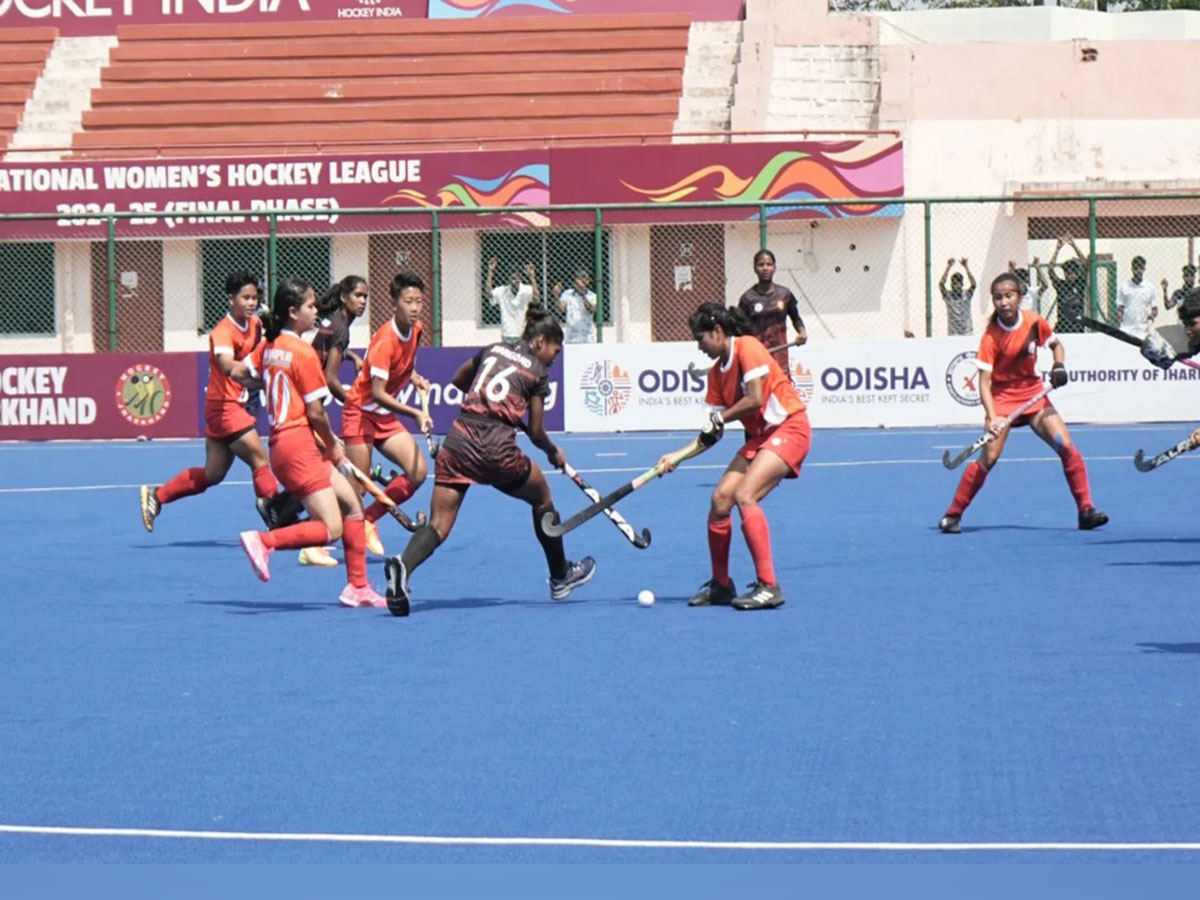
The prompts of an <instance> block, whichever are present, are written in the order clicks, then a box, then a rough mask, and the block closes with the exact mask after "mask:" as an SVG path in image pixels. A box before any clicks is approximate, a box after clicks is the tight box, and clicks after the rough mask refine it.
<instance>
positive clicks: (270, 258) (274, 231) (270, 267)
mask: <svg viewBox="0 0 1200 900" xmlns="http://www.w3.org/2000/svg"><path fill="white" fill-rule="evenodd" d="M267 222H268V228H269V235H268V237H267V306H268V307H270V306H271V304H272V303H274V302H275V280H276V278H277V277H278V274H277V272H276V266H277V265H278V261H279V252H278V247H277V246H276V245H277V243H278V240H279V231H278V229H279V222H278V220H277V218H276V216H275V213H271V215H270V216H268V217H267Z"/></svg>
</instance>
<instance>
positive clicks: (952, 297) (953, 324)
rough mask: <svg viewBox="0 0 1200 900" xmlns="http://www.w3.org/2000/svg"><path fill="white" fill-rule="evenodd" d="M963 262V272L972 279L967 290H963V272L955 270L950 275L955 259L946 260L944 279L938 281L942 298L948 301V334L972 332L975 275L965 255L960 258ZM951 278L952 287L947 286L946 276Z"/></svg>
mask: <svg viewBox="0 0 1200 900" xmlns="http://www.w3.org/2000/svg"><path fill="white" fill-rule="evenodd" d="M959 262H960V263H962V267H963V272H966V273H967V278H968V279H970V284H968V285H967V287H966V290H963V277H962V273H961V272H955V273H954V274H953V275H950V270H951V269H952V268H953V267H954V260H953V259H948V260H946V271H944V272H943V273H942V280H941V281H939V282H938V290H940V291H941V292H942V299H943V300H944V301H946V334H951V335H953V334H970V333H971V298H972V297H974V296H975V276H974V275H972V274H971V267H970V266H969V265H967V258H966V257H965V256H964V257H963V258H962V259H960V260H959ZM947 276H949V278H950V287H949V289H947V288H946V277H947Z"/></svg>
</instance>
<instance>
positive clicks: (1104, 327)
mask: <svg viewBox="0 0 1200 900" xmlns="http://www.w3.org/2000/svg"><path fill="white" fill-rule="evenodd" d="M1079 321H1080V322H1082V323H1083V324H1084V325H1086V326H1087V327H1088V328H1090V329H1092V330H1093V331H1099V332H1100V333H1101V334H1107V335H1108V336H1109V337H1111V338H1116V339H1117V340H1118V341H1124V342H1125V343H1126V344H1132V345H1133V346H1135V347H1137V348H1138V349H1139V350H1140V349H1141V348H1142V344H1143V341H1142V339H1141V338H1139V337H1137V336H1135V335H1132V334H1130V333H1129V332H1128V331H1122V330H1121V329H1120V328H1117V327H1116V326H1114V325H1109V324H1108V323H1107V322H1102V321H1100V320H1099V319H1093V318H1092V317H1091V316H1080V317H1079ZM1172 352H1173V351H1172ZM1174 362H1178V363H1183V364H1184V365H1185V366H1191V367H1192V368H1193V369H1200V362H1196V360H1194V359H1189V358H1188V357H1186V356H1178V355H1176V357H1175V359H1174Z"/></svg>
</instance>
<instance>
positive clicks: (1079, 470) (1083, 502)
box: [1058, 445, 1092, 512]
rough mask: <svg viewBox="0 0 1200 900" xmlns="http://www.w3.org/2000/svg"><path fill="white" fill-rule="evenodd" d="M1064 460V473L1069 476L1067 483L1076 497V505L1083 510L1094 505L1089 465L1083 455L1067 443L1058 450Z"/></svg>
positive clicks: (1059, 455)
mask: <svg viewBox="0 0 1200 900" xmlns="http://www.w3.org/2000/svg"><path fill="white" fill-rule="evenodd" d="M1058 458H1059V459H1061V460H1062V467H1063V474H1064V475H1066V476H1067V484H1068V485H1070V488H1071V493H1072V495H1074V497H1075V505H1076V506H1077V507H1079V511H1080V512H1083V511H1084V510H1085V509H1087V508H1088V507H1089V506H1091V505H1092V490H1091V488H1089V487H1088V477H1087V466H1085V465H1084V464H1083V457H1082V456H1081V455H1080V454H1079V451H1078V450H1076V449H1075V447H1074V446H1073V445H1067V446H1066V447H1063V448H1062V449H1061V450H1059V451H1058Z"/></svg>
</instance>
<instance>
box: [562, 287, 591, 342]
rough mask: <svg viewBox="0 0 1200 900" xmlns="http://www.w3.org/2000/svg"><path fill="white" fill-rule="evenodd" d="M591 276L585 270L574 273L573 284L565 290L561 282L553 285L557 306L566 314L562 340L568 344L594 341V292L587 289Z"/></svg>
mask: <svg viewBox="0 0 1200 900" xmlns="http://www.w3.org/2000/svg"><path fill="white" fill-rule="evenodd" d="M591 281H592V278H591V276H590V275H589V274H588V273H587V271H586V270H584V269H580V270H579V271H578V272H576V273H575V286H574V287H569V288H567V289H566V290H565V291H564V290H563V289H562V284H561V283H560V284H556V285H555V286H554V290H555V293H557V294H558V308H559V309H560V310H562V311H563V312H565V313H566V315H567V327H566V328H565V329H564V330H563V340H564V341H565V342H566V343H568V344H594V343H595V342H596V293H595V291H591V290H589V289H588V285H590V284H591Z"/></svg>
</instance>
